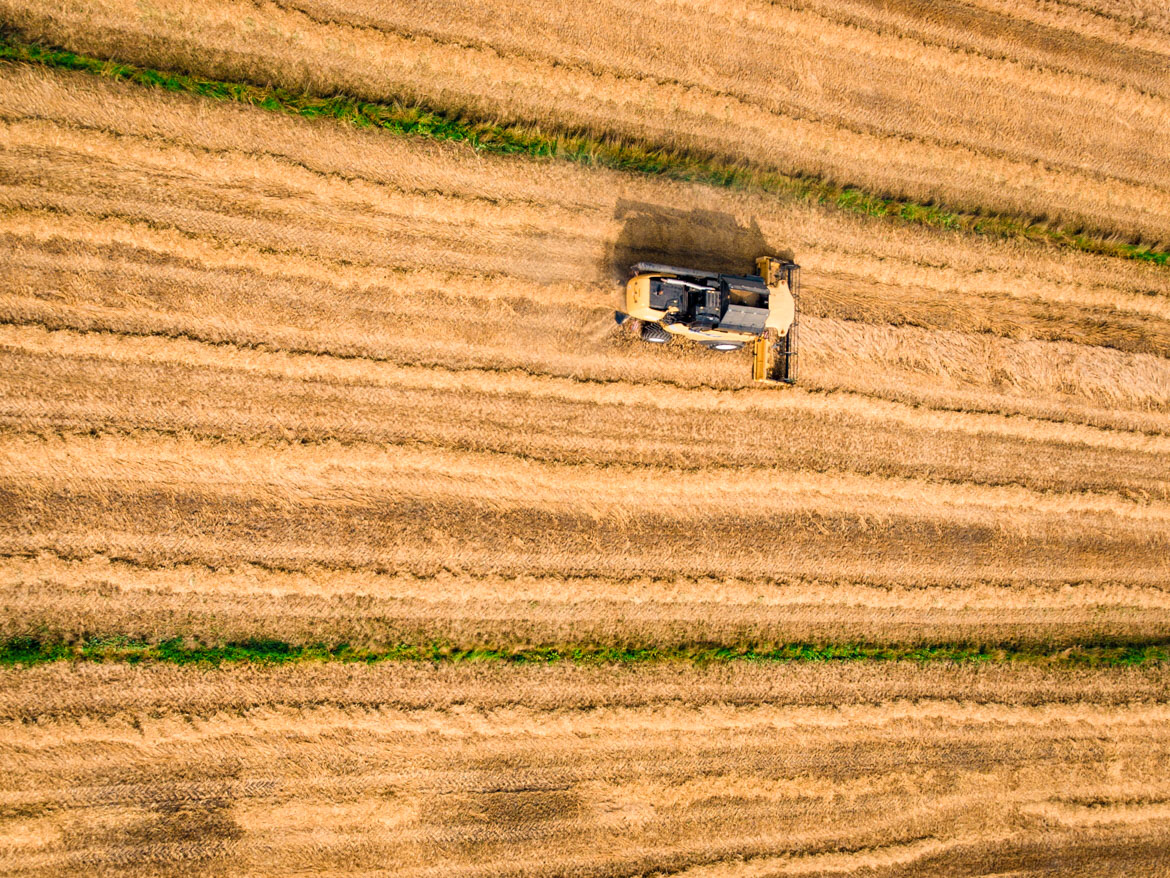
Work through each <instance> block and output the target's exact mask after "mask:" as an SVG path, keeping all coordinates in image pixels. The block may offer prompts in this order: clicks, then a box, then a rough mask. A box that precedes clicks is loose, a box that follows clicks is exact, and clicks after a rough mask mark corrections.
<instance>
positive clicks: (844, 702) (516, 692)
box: [0, 665, 1170, 878]
mask: <svg viewBox="0 0 1170 878" xmlns="http://www.w3.org/2000/svg"><path fill="white" fill-rule="evenodd" d="M1168 702H1170V689H1168V686H1167V676H1166V671H1165V670H1164V669H1162V670H1156V671H1145V672H1134V671H1129V672H1127V671H1118V670H1113V671H1109V672H1090V671H1080V672H1070V671H1063V672H1052V671H1040V670H1038V669H1029V668H1013V669H1006V668H981V669H975V668H966V669H957V668H932V669H929V670H923V669H920V668H915V667H906V666H903V665H894V666H868V667H865V666H826V665H819V666H814V665H804V666H795V665H794V666H786V667H785V668H783V669H769V670H766V671H765V670H763V669H758V668H715V669H710V670H699V669H694V668H672V667H658V668H646V667H642V668H636V669H623V668H609V669H586V668H574V667H556V668H551V667H544V668H501V667H498V666H496V667H491V666H477V665H460V666H446V667H442V666H437V667H432V666H418V665H414V666H404V665H397V666H386V665H382V666H378V667H354V666H347V667H341V666H337V665H333V666H302V667H297V668H279V669H255V668H249V667H237V668H233V669H231V670H230V671H227V670H225V671H220V672H216V673H214V674H209V673H207V672H205V671H199V670H195V669H179V668H169V667H160V666H155V667H150V668H134V667H128V666H125V665H121V666H93V665H90V666H82V667H79V668H76V669H74V668H67V667H63V666H60V665H58V666H52V667H42V668H36V669H32V670H23V671H13V670H5V671H0V717H2V718H0V735H2V737H3V742H4V743H3V751H4V754H5V758H6V762H7V764H8V766H9V768H8V769H7V770H6V771H5V773H4V776H3V780H2V781H0V837H3V839H4V845H3V848H2V850H0V857H2V859H0V867H2V868H4V870H5V871H6V873H8V874H13V875H29V876H33V875H49V874H59V873H61V872H65V871H77V870H87V871H113V870H117V871H118V872H119V874H125V875H146V874H157V873H158V872H159V871H172V870H179V871H186V872H188V873H193V874H215V873H218V872H223V871H231V872H232V873H233V874H247V875H265V874H289V873H291V872H296V871H302V870H310V871H312V872H314V873H315V874H330V875H332V874H337V875H340V874H353V873H354V871H361V870H363V869H367V868H370V867H371V866H372V865H373V864H375V863H376V864H377V868H378V870H379V874H385V875H400V874H401V875H411V876H415V875H432V876H440V875H461V876H463V875H514V876H538V875H548V876H552V875H564V874H577V875H632V874H650V873H653V874H661V873H668V874H679V875H688V876H691V878H697V876H715V875H723V876H747V875H773V874H775V875H785V874H806V875H807V874H822V873H826V874H852V873H858V874H865V875H871V876H893V875H938V874H991V873H1012V874H1024V875H1030V874H1040V873H1041V872H1044V871H1051V870H1053V869H1056V870H1059V871H1060V872H1062V873H1064V874H1070V873H1074V874H1094V875H1119V876H1120V875H1134V874H1154V873H1156V872H1157V870H1158V869H1159V868H1160V865H1159V864H1161V863H1164V862H1165V858H1166V856H1167V831H1166V830H1167V821H1168V820H1170V808H1167V805H1166V801H1167V797H1168V796H1170V787H1168V786H1167V783H1166V781H1165V778H1166V776H1167V770H1168V769H1170V732H1168V730H1170V722H1168V720H1170V703H1168Z"/></svg>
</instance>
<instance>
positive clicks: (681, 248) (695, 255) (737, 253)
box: [608, 199, 792, 283]
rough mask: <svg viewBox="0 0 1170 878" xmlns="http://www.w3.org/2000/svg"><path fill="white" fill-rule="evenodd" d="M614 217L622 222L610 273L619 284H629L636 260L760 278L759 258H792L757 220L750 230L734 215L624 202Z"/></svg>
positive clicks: (611, 256)
mask: <svg viewBox="0 0 1170 878" xmlns="http://www.w3.org/2000/svg"><path fill="white" fill-rule="evenodd" d="M614 219H616V220H618V221H620V222H621V231H620V232H619V233H618V236H617V239H616V240H615V241H614V244H613V247H612V249H611V252H610V254H609V266H608V269H609V273H610V276H611V277H612V279H613V280H614V282H615V283H625V282H626V280H627V279H629V276H630V274H629V271H630V266H631V265H633V264H634V263H636V262H658V263H664V264H667V265H681V266H685V267H687V268H701V269H705V270H707V271H718V272H725V273H727V274H754V273H755V259H756V257H757V256H763V255H765V254H766V255H771V256H778V257H780V258H781V259H791V258H792V256H791V254H790V253H788V252H786V251H781V250H778V249H777V248H776V247H775V246H774V245H771V244H769V242H768V240H767V239H766V238H765V237H764V234H763V232H761V231H760V227H759V225H757V223H756V221H755V220H754V219H753V220H752V221H751V224H750V225H747V226H745V225H741V224H740V223H739V221H738V220H737V219H736V218H735V217H734V216H732V215H731V214H728V213H720V212H719V211H715V210H702V209H695V210H678V209H676V208H672V207H662V206H660V205H657V204H647V203H645V202H639V201H627V200H624V199H623V200H621V201H619V202H618V203H617V207H616V209H615V210H614Z"/></svg>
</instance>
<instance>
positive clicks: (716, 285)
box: [617, 256, 800, 384]
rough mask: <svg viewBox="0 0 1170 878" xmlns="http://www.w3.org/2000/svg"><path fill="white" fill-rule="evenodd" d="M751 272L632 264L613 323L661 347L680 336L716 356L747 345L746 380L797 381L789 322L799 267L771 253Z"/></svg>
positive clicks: (793, 328)
mask: <svg viewBox="0 0 1170 878" xmlns="http://www.w3.org/2000/svg"><path fill="white" fill-rule="evenodd" d="M756 270H757V271H758V272H759V273H758V274H754V275H734V274H717V273H715V272H713V271H700V270H696V269H691V268H678V267H676V266H671V265H658V264H656V263H653V262H639V263H638V264H637V265H635V266H633V268H632V269H631V274H632V277H631V278H630V280H629V282H628V283H627V284H626V312H625V313H624V314H623V313H621V312H618V314H617V319H618V323H620V324H626V323H627V321H629V323H628V325H630V326H632V328H634V329H635V330H636V331H637V332H638V333H639V334H640V336H641V338H642V340H643V341H646V342H650V343H653V344H665V343H666V342H669V341H670V340H671V336H680V337H682V338H687V339H690V340H692V341H696V342H698V343H699V344H702V345H706V346H707V347H709V348H712V349H713V350H717V351H737V350H739V349H741V348H743V347H744V346H746V345H748V344H750V345H752V377H753V378H755V379H756V380H757V381H783V382H785V383H788V384H792V383H793V382H795V381H796V323H797V313H798V307H797V306H798V302H799V297H800V266H799V265H796V264H795V263H792V262H781V261H780V260H778V259H773V258H772V257H770V256H761V257H760V258H758V259H757V260H756Z"/></svg>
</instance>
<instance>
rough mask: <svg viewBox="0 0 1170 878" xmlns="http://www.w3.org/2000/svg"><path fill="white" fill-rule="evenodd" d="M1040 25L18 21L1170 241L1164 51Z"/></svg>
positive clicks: (41, 11)
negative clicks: (1161, 181)
mask: <svg viewBox="0 0 1170 878" xmlns="http://www.w3.org/2000/svg"><path fill="white" fill-rule="evenodd" d="M1020 6H1021V8H1020V9H1018V10H1017V9H1015V8H1014V7H1013V8H1012V9H1011V11H1010V12H1008V11H1007V10H1005V9H1003V8H1000V9H997V10H994V11H991V10H987V9H980V8H978V7H972V6H970V5H967V4H963V5H960V4H952V3H948V4H947V5H946V7H945V8H943V9H941V10H940V9H938V8H937V6H936V5H934V4H921V3H917V2H899V3H895V4H883V6H882V7H881V8H877V7H872V6H869V5H862V4H858V3H855V2H852V0H818V2H815V3H792V4H789V3H779V4H778V3H762V2H752V0H726V2H722V0H721V2H713V0H702V2H688V3H675V2H670V3H667V2H657V3H650V4H647V3H632V2H629V0H590V2H589V3H587V4H586V5H585V6H584V7H582V6H581V5H580V4H577V5H576V6H574V7H573V9H572V10H571V11H569V10H568V9H567V8H562V7H558V6H556V5H555V4H518V3H509V4H503V5H501V4H498V3H497V4H492V5H491V7H490V8H488V7H485V6H483V5H482V4H476V3H471V2H466V0H447V2H439V3H428V4H424V5H422V6H420V5H418V4H407V3H391V4H386V3H374V2H364V0H363V2H356V3H355V2H346V3H340V2H336V0H282V2H272V3H262V4H261V3H256V4H241V3H239V2H234V0H214V2H207V0H200V2H198V3H196V2H192V0H161V2H158V3H154V4H152V5H151V6H150V7H149V8H148V9H147V8H144V7H142V6H141V5H138V4H134V3H131V2H130V0H102V2H93V3H88V4H86V5H85V6H84V7H79V6H76V5H73V4H67V3H57V4H36V5H30V4H27V3H23V2H19V0H5V2H4V3H3V4H2V5H0V12H2V14H3V16H4V18H5V20H6V21H7V22H8V23H9V25H10V26H11V27H15V28H17V29H18V30H19V32H20V33H21V34H22V35H23V36H25V37H26V38H31V39H37V40H43V41H46V42H48V43H52V44H58V45H62V46H64V47H66V48H69V49H73V50H76V51H81V52H86V53H90V54H96V55H99V56H101V57H112V58H117V59H120V60H125V61H131V62H135V63H141V64H145V65H147V66H151V67H160V68H162V69H167V70H188V71H192V72H195V73H201V74H208V75H212V76H215V77H218V78H222V79H229V80H242V81H250V82H260V83H278V84H281V85H285V86H288V87H291V88H294V89H297V90H306V91H309V92H310V93H315V94H322V95H332V94H335V93H342V94H351V95H355V96H357V97H359V98H361V99H365V100H387V99H392V100H400V101H402V102H404V103H406V104H412V103H416V102H417V103H419V104H421V105H424V106H429V107H435V108H438V109H440V110H443V111H445V112H448V113H452V114H464V115H471V116H473V117H476V118H484V119H489V120H503V121H506V122H512V121H519V122H523V123H528V124H530V125H533V126H539V127H542V128H544V129H549V130H552V131H574V130H583V131H587V132H589V133H590V134H592V135H594V136H598V137H616V138H622V139H626V140H632V141H634V142H635V143H639V144H641V143H649V144H653V145H655V146H658V147H661V148H663V149H665V150H668V151H671V150H673V151H682V152H687V153H692V154H693V153H697V154H700V155H712V156H716V157H719V158H722V159H727V160H730V161H733V162H745V163H751V164H755V165H761V166H764V167H766V168H776V169H779V170H781V171H784V172H786V173H794V174H816V175H821V176H824V177H828V178H830V179H833V180H835V181H837V182H839V183H842V184H858V185H861V186H862V187H863V188H865V189H868V190H870V191H874V192H891V193H896V194H900V195H905V196H908V197H910V198H913V199H915V200H917V201H922V202H926V203H931V202H942V203H944V204H951V205H957V206H960V207H962V208H966V209H990V210H994V211H999V212H1003V213H1006V214H1013V215H1021V216H1026V217H1039V218H1048V219H1052V220H1054V221H1056V222H1059V223H1062V224H1065V225H1068V226H1072V227H1078V226H1083V227H1088V228H1091V229H1095V230H1098V231H1101V232H1104V233H1107V234H1120V235H1124V236H1136V237H1144V238H1145V239H1147V240H1151V241H1160V242H1165V241H1167V240H1170V212H1168V209H1167V205H1168V204H1170V198H1168V197H1167V195H1168V193H1167V190H1166V188H1165V187H1164V185H1163V184H1161V183H1159V182H1158V181H1160V180H1165V179H1166V178H1167V176H1168V174H1167V172H1168V171H1170V153H1167V149H1166V146H1167V144H1166V139H1165V137H1164V136H1163V132H1164V130H1165V127H1166V124H1167V120H1168V119H1170V104H1168V102H1167V101H1168V97H1170V76H1168V75H1167V70H1168V69H1170V64H1168V60H1170V51H1168V49H1167V46H1166V44H1165V42H1164V41H1161V42H1160V41H1158V40H1157V39H1153V38H1151V35H1150V34H1149V32H1145V33H1141V32H1139V33H1137V34H1134V33H1133V30H1134V29H1133V28H1132V27H1126V26H1125V25H1124V24H1122V23H1120V22H1118V21H1116V19H1110V18H1109V17H1108V16H1098V18H1099V19H1101V20H1099V21H1098V22H1096V23H1095V26H1094V27H1091V28H1090V29H1091V30H1092V31H1093V33H1092V34H1091V35H1090V34H1089V33H1086V32H1085V31H1086V28H1085V26H1084V24H1083V22H1081V21H1079V20H1078V16H1083V15H1084V14H1083V13H1074V14H1073V15H1072V16H1071V18H1070V21H1069V22H1068V23H1066V22H1065V21H1064V20H1063V19H1060V20H1059V21H1056V22H1054V21H1053V20H1052V18H1051V12H1050V11H1049V10H1046V9H1045V8H1044V5H1043V4H1040V3H1031V2H1029V3H1025V4H1020ZM1046 13H1047V14H1046ZM1078 25H1079V26H1078Z"/></svg>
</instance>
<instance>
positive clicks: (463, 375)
mask: <svg viewBox="0 0 1170 878" xmlns="http://www.w3.org/2000/svg"><path fill="white" fill-rule="evenodd" d="M0 344H2V345H5V346H8V347H11V348H15V349H18V350H27V351H35V352H37V353H43V354H46V355H52V356H55V357H61V356H70V357H73V356H76V357H97V358H101V359H103V360H104V359H108V360H111V361H113V362H123V363H147V364H158V365H171V364H173V365H180V366H200V367H205V368H230V369H233V370H239V371H242V372H244V373H251V374H258V375H271V376H276V377H288V378H294V379H297V380H312V381H329V382H342V383H346V384H348V383H353V384H355V385H367V386H369V385H373V386H386V387H405V388H412V389H418V390H426V391H436V392H469V393H470V392H474V393H486V394H499V395H509V396H511V395H515V396H520V397H524V398H533V399H555V400H567V401H572V402H580V403H590V404H596V405H607V406H623V407H625V406H633V407H639V408H641V407H645V408H649V409H658V410H673V411H710V410H712V409H715V410H718V411H733V412H734V411H738V412H752V411H760V412H770V413H781V412H793V413H807V414H809V415H818V416H825V415H842V416H852V417H858V418H862V419H865V420H867V421H868V420H873V421H877V422H878V423H888V422H893V423H896V424H899V425H901V426H904V427H908V428H915V429H923V430H944V431H948V432H956V433H963V434H973V435H993V436H1004V437H1009V438H1012V439H1019V440H1023V441H1035V442H1054V443H1065V444H1076V445H1085V446H1088V447H1094V448H1105V449H1114V450H1118V451H1138V452H1143V453H1150V454H1166V453H1170V440H1167V439H1166V438H1164V437H1160V436H1154V435H1148V434H1144V433H1128V432H1124V431H1119V430H1103V429H1099V428H1094V427H1089V426H1081V425H1075V424H1057V423H1052V422H1050V421H1046V420H1032V419H1029V418H1026V417H1018V416H1017V417H1011V418H1007V417H1003V416H1001V415H993V414H977V413H960V412H930V411H924V410H922V409H921V408H917V407H911V406H905V405H900V404H898V403H893V402H890V403H885V402H881V401H878V400H873V399H865V398H863V397H860V396H856V395H852V394H846V393H837V394H833V395H832V396H830V397H825V396H824V395H822V394H813V393H807V392H804V391H800V390H798V389H796V390H793V391H790V392H787V393H783V394H777V393H774V392H771V391H766V390H764V391H761V390H740V391H711V390H699V389H681V388H676V389H673V390H672V392H671V393H669V394H663V393H661V392H659V391H658V390H657V389H656V388H654V387H652V386H647V385H641V384H632V383H628V382H616V383H614V384H588V383H581V382H578V381H573V380H571V379H564V378H556V377H552V376H534V375H527V374H518V373H498V372H487V371H482V370H475V369H467V370H448V369H442V368H420V367H411V366H399V365H394V364H390V363H376V362H370V361H361V360H339V359H336V358H332V357H327V356H318V355H302V354H289V353H279V352H269V351H257V350H248V349H241V348H238V347H235V346H230V345H207V344H205V343H201V342H197V341H192V340H188V339H163V338H139V337H133V336H113V335H109V334H106V333H77V332H72V331H67V330H65V331H58V332H53V331H47V330H45V329H43V328H41V327H28V326H11V325H9V326H0ZM1162 420H1163V419H1161V418H1159V419H1158V423H1161V422H1162ZM1149 426H1151V427H1152V426H1154V424H1153V423H1151V424H1150V425H1149Z"/></svg>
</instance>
